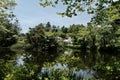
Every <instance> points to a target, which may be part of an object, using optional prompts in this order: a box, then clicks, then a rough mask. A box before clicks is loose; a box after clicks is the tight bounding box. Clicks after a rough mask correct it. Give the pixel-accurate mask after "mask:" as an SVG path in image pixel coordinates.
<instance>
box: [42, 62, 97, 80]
mask: <svg viewBox="0 0 120 80" xmlns="http://www.w3.org/2000/svg"><path fill="white" fill-rule="evenodd" d="M57 70H60V71H68V72H69V75H68V77H69V78H70V79H71V80H79V79H95V71H93V70H91V69H69V68H68V65H67V64H61V63H56V64H55V65H53V66H52V67H49V68H45V67H42V69H41V77H43V78H44V77H47V78H49V77H50V76H51V75H52V73H54V72H56V71H57Z"/></svg>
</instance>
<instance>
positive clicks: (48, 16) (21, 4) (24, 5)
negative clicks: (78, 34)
mask: <svg viewBox="0 0 120 80" xmlns="http://www.w3.org/2000/svg"><path fill="white" fill-rule="evenodd" d="M16 2H17V6H16V7H15V9H14V11H13V12H14V14H15V15H16V17H17V19H18V20H19V23H20V27H21V28H22V33H26V32H28V31H29V27H35V26H36V25H38V24H40V23H44V24H45V23H47V22H50V23H51V24H52V25H56V26H63V25H64V26H66V27H68V26H69V25H72V24H83V25H86V24H87V22H89V21H90V19H91V17H92V15H88V14H87V13H86V12H83V13H80V14H78V16H75V17H72V18H68V17H62V16H60V15H57V12H63V11H65V7H63V5H61V4H59V5H58V6H57V7H55V8H53V7H50V6H49V7H46V8H43V7H41V6H40V5H39V0H16Z"/></svg>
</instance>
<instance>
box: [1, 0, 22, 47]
mask: <svg viewBox="0 0 120 80" xmlns="http://www.w3.org/2000/svg"><path fill="white" fill-rule="evenodd" d="M14 6H15V1H14V0H1V1H0V47H8V46H11V45H12V44H15V43H16V42H17V35H18V34H19V31H20V28H19V27H18V26H19V25H18V20H17V19H16V17H15V15H14V14H13V13H12V12H11V11H10V13H8V12H9V11H8V10H10V9H11V8H12V7H14ZM7 11H8V12H7Z"/></svg>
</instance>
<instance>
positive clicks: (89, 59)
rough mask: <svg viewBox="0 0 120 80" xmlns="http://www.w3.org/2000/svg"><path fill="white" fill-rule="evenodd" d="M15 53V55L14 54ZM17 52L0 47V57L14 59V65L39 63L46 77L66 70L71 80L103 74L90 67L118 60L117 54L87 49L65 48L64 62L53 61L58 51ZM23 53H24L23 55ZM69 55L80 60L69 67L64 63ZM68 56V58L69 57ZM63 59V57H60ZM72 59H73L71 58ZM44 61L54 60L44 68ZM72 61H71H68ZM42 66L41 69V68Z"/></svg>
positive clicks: (57, 56)
mask: <svg viewBox="0 0 120 80" xmlns="http://www.w3.org/2000/svg"><path fill="white" fill-rule="evenodd" d="M16 53H17V55H16ZM18 53H19V51H18V52H13V51H11V50H10V49H3V48H2V49H0V59H4V60H5V62H6V61H7V60H15V59H16V61H15V65H16V66H22V65H24V64H25V63H29V64H30V63H32V64H33V65H34V64H39V65H40V67H39V69H40V70H39V71H38V72H37V73H39V72H40V71H41V75H43V74H45V73H46V74H47V75H48V77H49V76H50V75H51V73H52V72H54V71H56V70H58V69H59V70H61V71H68V72H69V73H70V74H69V77H71V76H72V77H74V79H72V78H71V79H72V80H79V78H83V79H84V78H93V79H94V78H96V76H98V77H99V76H100V75H104V74H98V73H97V72H96V71H94V70H92V67H93V66H94V65H96V64H97V63H101V62H105V63H111V62H112V60H116V61H117V60H120V59H119V57H120V56H119V55H117V54H111V53H103V52H102V53H100V52H89V51H84V52H83V51H80V50H74V49H67V50H65V51H64V54H65V55H67V57H65V58H66V59H65V61H64V62H60V61H59V62H55V60H56V58H59V57H60V56H61V54H59V53H58V52H56V51H55V52H54V51H53V52H25V51H24V52H21V53H23V54H22V55H20V54H18ZM24 54H25V55H24ZM71 56H75V57H79V59H81V60H80V61H82V63H81V62H78V63H75V65H73V66H74V67H75V68H70V66H69V64H66V60H71ZM69 58H70V59H69ZM61 59H63V58H61ZM76 59H77V58H76ZM72 60H73V59H72ZM44 62H48V63H49V62H55V64H54V65H53V66H52V67H49V68H46V67H43V64H44ZM69 62H72V61H69ZM79 65H85V66H83V67H80V66H79ZM41 68H42V69H41Z"/></svg>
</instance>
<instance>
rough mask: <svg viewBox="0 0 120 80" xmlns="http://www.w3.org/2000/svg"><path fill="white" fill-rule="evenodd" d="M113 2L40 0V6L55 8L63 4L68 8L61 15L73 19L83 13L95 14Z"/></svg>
mask: <svg viewBox="0 0 120 80" xmlns="http://www.w3.org/2000/svg"><path fill="white" fill-rule="evenodd" d="M113 2H114V0H62V1H60V0H40V5H41V6H43V7H46V6H51V5H52V6H53V7H54V6H56V5H57V4H59V3H61V4H63V6H66V11H65V12H61V13H59V14H61V15H63V16H65V15H66V16H68V17H72V16H76V15H77V14H78V12H83V11H87V12H88V13H94V12H95V11H96V10H97V11H99V9H103V8H104V7H106V6H107V5H109V4H112V3H113ZM99 7H100V8H99Z"/></svg>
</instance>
